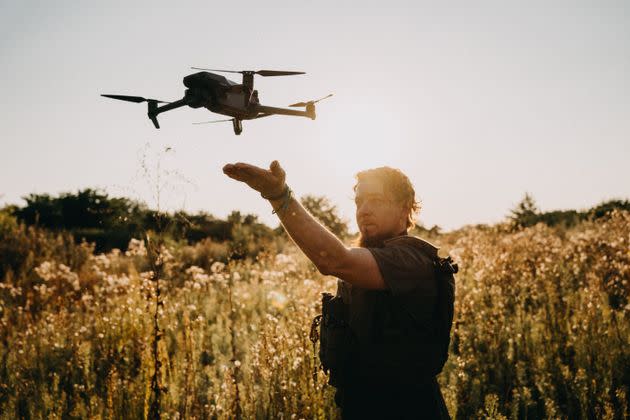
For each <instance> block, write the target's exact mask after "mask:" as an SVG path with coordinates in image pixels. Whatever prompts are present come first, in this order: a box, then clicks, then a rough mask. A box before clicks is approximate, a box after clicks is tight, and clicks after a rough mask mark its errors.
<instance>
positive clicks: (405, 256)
mask: <svg viewBox="0 0 630 420" xmlns="http://www.w3.org/2000/svg"><path fill="white" fill-rule="evenodd" d="M368 249H369V250H370V252H371V253H372V255H373V256H374V259H375V260H376V263H377V264H378V267H379V269H380V270H381V275H382V276H383V279H384V280H385V284H386V285H387V288H388V289H389V290H391V292H392V294H393V295H395V296H396V295H402V294H405V293H409V292H412V291H420V292H426V293H427V294H429V295H435V294H436V290H435V282H434V279H433V265H432V262H431V261H430V260H429V259H428V258H426V257H425V256H424V255H423V254H422V251H421V250H419V249H418V248H415V247H413V246H410V245H393V246H387V247H385V248H368Z"/></svg>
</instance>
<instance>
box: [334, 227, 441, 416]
mask: <svg viewBox="0 0 630 420" xmlns="http://www.w3.org/2000/svg"><path fill="white" fill-rule="evenodd" d="M368 249H369V250H370V252H371V253H372V255H373V256H374V259H375V260H376V263H377V264H378V267H379V269H380V271H381V275H382V276H383V279H384V280H385V285H386V287H387V289H386V290H368V289H363V288H360V287H356V286H352V285H350V284H349V283H346V282H344V281H342V280H340V281H339V282H338V289H337V293H338V295H340V296H342V298H343V299H344V302H345V303H348V304H349V308H350V318H349V324H350V328H351V330H352V332H353V334H354V336H355V339H356V343H357V346H356V349H357V350H356V353H355V354H354V355H353V360H352V362H351V365H352V366H351V369H350V370H351V374H350V376H349V379H348V384H347V386H345V387H343V388H342V389H341V390H340V392H339V395H338V396H337V399H338V400H340V401H339V402H340V403H341V404H342V405H343V412H344V418H355V417H358V414H357V415H356V416H355V414H352V413H363V415H365V413H372V414H375V413H376V412H380V411H379V410H381V409H383V410H385V411H382V412H383V413H388V414H395V413H398V414H396V416H398V415H400V416H402V417H401V418H448V413H447V412H446V407H445V405H444V400H443V398H442V395H441V393H440V390H439V387H438V385H437V382H436V381H435V378H433V377H418V376H417V375H414V376H413V377H411V378H408V379H407V380H404V381H403V380H399V379H398V378H397V375H396V374H393V376H388V373H391V372H395V371H396V369H399V368H400V365H401V363H404V364H407V362H406V361H405V360H414V361H416V360H418V361H419V362H421V361H422V359H423V355H422V351H423V348H424V346H422V345H420V346H419V347H418V346H415V347H414V346H412V345H409V344H408V343H409V337H408V335H409V334H422V333H423V332H427V331H429V330H430V329H431V327H432V325H431V322H432V319H433V316H434V312H435V305H436V297H437V294H438V288H437V284H436V276H435V271H434V266H433V260H434V259H435V258H436V257H437V248H436V247H435V246H433V245H432V244H430V243H429V242H427V241H424V240H422V239H419V238H416V237H413V236H407V235H403V236H398V237H395V238H392V239H389V240H387V241H385V243H384V247H382V248H368ZM403 318H404V319H403ZM401 325H402V326H403V328H402V329H401ZM405 328H406V329H405ZM411 329H412V330H413V331H411ZM401 331H402V332H401ZM403 361H405V362H403ZM409 371H410V372H411V371H412V368H411V367H410V368H409ZM416 378H417V380H416ZM394 409H396V410H399V411H395V410H394ZM392 410H394V411H392ZM390 418H394V417H390Z"/></svg>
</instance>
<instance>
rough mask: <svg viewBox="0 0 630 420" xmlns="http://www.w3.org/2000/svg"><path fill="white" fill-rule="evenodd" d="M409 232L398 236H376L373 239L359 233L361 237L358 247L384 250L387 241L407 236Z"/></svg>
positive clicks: (358, 239) (358, 240)
mask: <svg viewBox="0 0 630 420" xmlns="http://www.w3.org/2000/svg"><path fill="white" fill-rule="evenodd" d="M406 234H407V232H406V231H403V232H401V233H399V234H397V235H392V234H381V235H375V236H371V237H366V236H364V235H363V233H361V232H360V231H359V237H358V238H357V246H359V247H361V248H384V247H385V241H386V240H388V239H391V238H395V237H396V236H401V235H406Z"/></svg>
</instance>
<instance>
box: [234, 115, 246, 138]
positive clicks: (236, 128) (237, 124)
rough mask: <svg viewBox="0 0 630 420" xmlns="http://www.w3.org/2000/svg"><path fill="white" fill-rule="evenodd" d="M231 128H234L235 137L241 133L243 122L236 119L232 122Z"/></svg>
mask: <svg viewBox="0 0 630 420" xmlns="http://www.w3.org/2000/svg"><path fill="white" fill-rule="evenodd" d="M232 127H234V134H236V135H237V136H238V135H239V134H241V133H242V132H243V122H242V121H241V120H239V119H237V118H234V119H233V120H232Z"/></svg>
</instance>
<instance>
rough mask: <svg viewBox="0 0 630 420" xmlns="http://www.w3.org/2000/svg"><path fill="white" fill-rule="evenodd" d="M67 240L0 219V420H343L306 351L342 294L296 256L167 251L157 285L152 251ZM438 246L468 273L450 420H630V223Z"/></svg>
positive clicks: (457, 235) (459, 300) (498, 234)
mask: <svg viewBox="0 0 630 420" xmlns="http://www.w3.org/2000/svg"><path fill="white" fill-rule="evenodd" d="M67 239H68V238H65V239H64V237H63V236H55V235H52V234H49V233H46V232H44V231H39V230H37V229H33V228H26V227H24V226H21V225H19V224H17V223H15V221H14V220H12V219H11V218H8V217H6V216H0V243H1V244H2V245H1V247H0V258H2V260H1V261H0V268H2V270H3V271H2V275H3V279H2V283H0V360H1V363H0V413H2V414H1V415H0V418H7V419H9V418H16V417H22V418H146V417H151V416H155V415H156V413H159V414H160V415H161V417H164V418H235V417H243V418H278V417H280V416H282V417H283V418H331V417H336V416H337V415H338V412H337V411H336V408H335V407H334V403H333V399H332V396H333V391H334V390H333V389H332V388H330V387H329V386H327V385H326V377H325V375H324V374H323V373H322V372H321V371H318V373H317V375H316V377H315V378H314V377H313V371H314V370H316V368H317V365H318V361H317V360H314V358H313V348H312V344H311V343H310V341H309V337H308V335H309V328H310V322H311V319H312V318H313V317H314V316H315V315H316V314H317V312H318V311H319V299H320V293H321V292H323V291H334V290H335V284H336V280H335V279H333V278H330V277H323V276H321V275H319V274H318V273H317V272H316V271H315V270H314V268H313V266H312V265H311V264H310V263H309V262H308V261H307V260H306V259H305V258H304V257H303V256H302V255H301V254H300V253H299V252H298V251H297V250H295V249H293V248H291V247H288V248H287V249H285V250H284V252H283V253H280V254H270V255H262V254H261V255H260V256H259V258H258V259H256V260H252V259H241V260H230V261H228V263H227V264H225V263H224V262H221V261H218V260H215V261H211V260H210V259H211V258H213V256H214V255H217V253H218V254H223V251H220V252H218V251H217V249H222V248H220V247H219V248H217V244H213V243H211V242H206V243H205V244H198V245H196V246H183V245H176V244H171V245H165V246H164V247H162V248H160V257H159V258H160V264H161V266H160V268H159V270H158V269H156V267H155V265H154V264H153V263H152V257H151V252H152V251H151V245H150V244H149V245H148V246H147V244H146V243H145V242H144V241H140V240H134V241H132V243H131V244H130V247H129V249H128V251H126V252H125V253H122V252H120V251H116V250H115V251H113V252H110V253H108V254H94V253H93V249H92V248H91V247H90V246H89V245H86V244H82V245H75V244H74V243H73V242H72V241H71V240H67ZM437 242H438V243H439V244H440V245H442V246H443V248H444V250H445V251H447V252H450V253H451V255H453V256H454V257H455V259H456V260H457V262H458V263H459V265H460V269H461V272H460V274H459V275H458V277H457V294H456V316H455V323H454V330H453V339H452V347H451V350H450V357H449V361H448V362H447V365H446V366H445V369H444V371H443V373H442V374H441V375H440V377H439V380H440V383H441V385H442V390H443V393H444V395H445V399H446V401H447V405H448V407H449V411H450V413H451V415H452V416H453V417H457V418H470V417H488V418H503V417H507V418H563V417H564V418H593V417H597V418H627V417H628V416H629V415H630V411H629V409H628V404H629V389H628V387H629V384H630V323H629V322H628V320H629V318H630V305H629V303H628V296H629V293H628V292H629V289H630V284H629V281H630V213H619V212H617V213H613V214H612V215H611V216H610V217H608V218H606V219H602V220H599V221H597V222H584V223H582V224H580V225H578V226H577V227H575V228H572V229H571V230H553V229H550V228H547V227H545V226H544V225H537V226H534V227H530V228H526V229H522V230H520V231H517V232H511V231H509V230H507V229H506V228H505V227H504V226H501V225H499V226H494V227H486V228H482V227H478V228H466V229H462V230H460V231H457V232H452V233H449V234H446V235H442V236H440V237H438V238H437ZM147 248H148V249H149V251H147ZM158 285H159V289H160V290H159V293H160V296H159V299H158V298H157V297H158V296H157V291H158V288H157V287H156V286H158ZM156 322H157V324H158V325H159V328H158V329H157V331H158V332H159V339H157V340H156V339H155V333H156V328H155V323H156ZM157 390H159V391H157ZM156 395H159V398H156ZM152 405H153V406H154V410H153V411H152V410H151V407H152Z"/></svg>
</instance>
